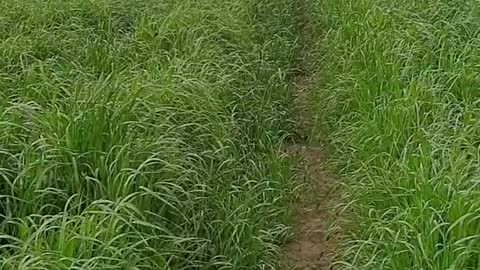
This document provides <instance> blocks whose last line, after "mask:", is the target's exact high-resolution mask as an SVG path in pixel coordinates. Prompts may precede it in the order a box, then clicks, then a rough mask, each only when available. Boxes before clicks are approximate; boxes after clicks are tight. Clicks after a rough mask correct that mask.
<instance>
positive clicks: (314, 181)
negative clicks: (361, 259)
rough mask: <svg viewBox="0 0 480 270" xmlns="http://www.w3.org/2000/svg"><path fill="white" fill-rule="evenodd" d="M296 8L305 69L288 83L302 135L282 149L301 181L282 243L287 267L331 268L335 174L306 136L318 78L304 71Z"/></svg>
mask: <svg viewBox="0 0 480 270" xmlns="http://www.w3.org/2000/svg"><path fill="white" fill-rule="evenodd" d="M301 2H302V3H301V5H300V8H299V9H298V12H299V17H300V18H302V22H301V25H300V29H299V30H300V35H301V37H300V40H303V41H304V44H303V45H304V49H303V50H301V51H300V52H299V56H298V59H299V60H298V61H299V63H298V65H299V67H300V68H301V69H303V70H307V72H303V73H302V74H300V75H298V76H297V77H296V79H295V80H294V83H293V85H292V91H293V94H294V98H295V99H294V100H295V104H294V107H295V108H296V110H297V111H296V119H295V120H296V123H297V129H298V132H299V134H300V135H301V136H302V137H304V138H306V139H304V140H303V142H301V143H291V144H290V145H288V146H287V149H286V152H287V154H288V155H289V156H291V157H293V158H296V159H298V160H300V165H301V168H300V172H299V175H298V181H299V182H300V184H301V189H300V192H299V196H298V198H297V200H296V201H295V203H294V205H293V208H294V214H295V224H294V227H293V236H292V238H291V240H290V241H289V242H288V243H287V244H286V245H285V246H284V254H285V257H286V258H287V265H288V267H289V269H297V270H325V269H333V266H332V264H333V262H334V259H335V256H336V253H337V250H338V246H339V240H340V231H341V230H340V228H339V225H338V224H339V223H340V214H339V212H338V208H337V205H338V203H339V199H338V198H339V194H338V192H337V187H338V181H337V179H338V178H337V177H336V176H335V175H334V174H333V173H332V172H331V171H330V170H329V169H328V167H327V165H326V164H327V158H328V156H327V153H326V151H325V150H324V148H323V147H322V146H321V145H319V144H317V143H312V142H310V140H309V139H308V137H309V135H310V134H311V126H312V123H313V116H312V115H311V113H309V109H308V96H309V95H308V93H309V91H312V90H313V89H312V87H314V86H315V84H316V83H317V82H318V81H317V80H316V77H315V75H312V74H310V72H308V70H309V69H311V68H309V66H310V65H311V64H310V63H306V61H307V60H306V59H310V58H311V55H309V54H310V52H309V51H308V47H309V45H308V44H305V43H307V42H308V41H309V38H311V37H310V36H309V34H310V33H311V29H309V27H310V24H309V21H308V7H306V5H305V1H301Z"/></svg>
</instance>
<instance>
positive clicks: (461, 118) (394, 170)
mask: <svg viewBox="0 0 480 270" xmlns="http://www.w3.org/2000/svg"><path fill="white" fill-rule="evenodd" d="M309 3H310V4H311V8H310V10H312V14H313V16H312V17H313V18H315V19H316V21H315V22H314V23H315V24H316V27H317V30H320V31H322V35H323V38H322V40H321V42H320V43H319V44H320V45H319V51H320V53H321V54H322V58H321V60H322V61H321V63H319V64H318V67H319V68H320V72H319V74H320V76H321V79H320V85H319V86H318V91H316V93H315V94H314V95H313V96H312V108H313V110H315V111H316V115H317V116H318V121H317V124H316V127H317V129H318V131H317V132H316V134H320V133H322V132H323V134H325V132H326V133H328V134H329V137H330V138H331V141H332V143H333V145H334V146H335V148H336V155H335V163H336V165H338V168H339V169H340V171H341V172H342V175H343V178H344V179H345V180H346V184H347V185H346V189H347V191H349V192H348V193H349V194H350V197H349V198H347V200H348V201H352V202H353V206H354V207H353V209H354V213H353V215H352V216H353V218H354V222H353V224H355V226H354V227H353V230H354V235H353V236H352V238H351V241H350V242H348V243H347V244H346V250H345V252H346V257H345V261H346V262H345V263H344V264H343V265H344V266H345V267H346V268H348V269H398V270H400V269H402V270H403V269H435V270H441V269H442V270H443V269H480V189H479V183H480V182H479V181H480V89H479V85H480V5H479V2H478V1H475V0H467V1H453V0H436V1H416V0H400V1H393V0H359V1H349V0H322V1H315V0H312V1H309ZM320 131H321V132H320Z"/></svg>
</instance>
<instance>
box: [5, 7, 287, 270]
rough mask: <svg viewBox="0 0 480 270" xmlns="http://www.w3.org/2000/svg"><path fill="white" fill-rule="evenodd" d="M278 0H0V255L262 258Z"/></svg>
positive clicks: (283, 68)
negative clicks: (0, 0)
mask: <svg viewBox="0 0 480 270" xmlns="http://www.w3.org/2000/svg"><path fill="white" fill-rule="evenodd" d="M294 6H295V3H294V1H290V0H277V1H273V0H260V1H258V0H221V1H220V0H206V1H194V0H184V1H173V0H167V1H154V0H139V1H118V0H101V1H81V0H48V1H43V0H42V1H41V0H28V1H2V2H1V3H0V179H1V181H0V232H1V234H0V242H1V245H0V268H1V269H5V270H13V269H24V270H27V269H32V270H33V269H34V270H39V269H276V266H275V265H276V261H277V257H278V256H277V252H278V244H280V243H281V242H282V241H283V239H284V238H285V237H286V235H287V234H288V227H287V224H288V222H289V220H290V210H289V208H288V204H289V201H290V199H291V193H292V190H293V188H292V181H291V178H292V177H293V173H292V171H291V169H290V167H291V164H290V163H291V161H289V160H288V159H287V158H285V157H284V155H283V154H282V151H281V146H282V143H283V142H284V140H285V138H286V137H288V136H289V135H290V134H291V133H292V132H293V124H292V123H291V121H290V110H289V104H290V103H291V95H290V92H289V88H288V86H289V83H290V77H291V72H290V71H291V68H292V64H293V60H294V59H293V52H294V50H295V48H296V42H295V39H296V37H295V35H294V33H293V31H294V30H295V28H294V20H295V16H293V13H292V11H293V10H294Z"/></svg>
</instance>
